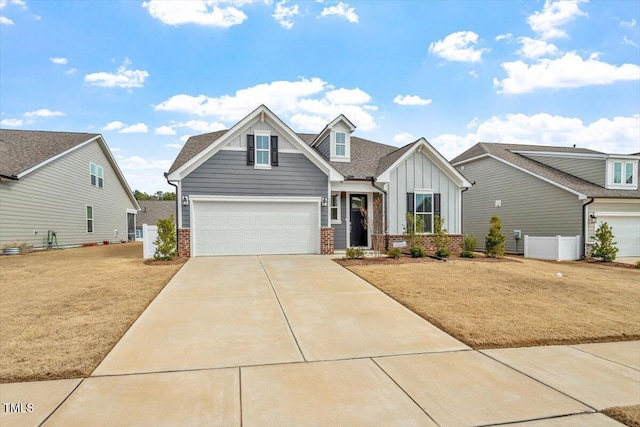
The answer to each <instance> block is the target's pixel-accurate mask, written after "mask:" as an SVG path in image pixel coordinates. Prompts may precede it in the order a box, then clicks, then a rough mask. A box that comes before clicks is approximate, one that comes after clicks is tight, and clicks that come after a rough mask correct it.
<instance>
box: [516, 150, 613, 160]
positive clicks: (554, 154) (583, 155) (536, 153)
mask: <svg viewBox="0 0 640 427" xmlns="http://www.w3.org/2000/svg"><path fill="white" fill-rule="evenodd" d="M509 151H511V152H512V153H514V154H523V155H525V156H527V155H529V156H540V157H568V158H571V159H591V160H598V159H601V160H604V159H606V158H607V155H606V154H604V153H603V154H595V153H565V152H556V151H526V150H509Z"/></svg>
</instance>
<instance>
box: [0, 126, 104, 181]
mask: <svg viewBox="0 0 640 427" xmlns="http://www.w3.org/2000/svg"><path fill="white" fill-rule="evenodd" d="M97 136H99V135H98V134H95V133H76V132H49V131H35V130H10V129H0V175H5V176H15V175H18V174H20V173H22V172H24V171H26V170H28V169H30V168H32V167H34V166H37V165H39V164H40V163H42V162H44V161H45V160H48V159H50V158H51V157H54V156H57V155H58V154H61V153H63V152H65V151H67V150H69V149H71V148H73V147H75V146H76V145H79V144H82V143H83V142H86V141H88V140H90V139H92V138H95V137H97Z"/></svg>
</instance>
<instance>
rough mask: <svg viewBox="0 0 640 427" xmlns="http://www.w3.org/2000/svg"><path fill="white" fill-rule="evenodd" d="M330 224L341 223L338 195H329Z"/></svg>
mask: <svg viewBox="0 0 640 427" xmlns="http://www.w3.org/2000/svg"><path fill="white" fill-rule="evenodd" d="M331 223H332V224H341V223H342V220H341V218H340V193H331Z"/></svg>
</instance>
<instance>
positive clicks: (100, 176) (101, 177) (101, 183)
mask: <svg viewBox="0 0 640 427" xmlns="http://www.w3.org/2000/svg"><path fill="white" fill-rule="evenodd" d="M98 187H99V188H104V169H102V166H98Z"/></svg>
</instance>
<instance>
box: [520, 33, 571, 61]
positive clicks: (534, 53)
mask: <svg viewBox="0 0 640 427" xmlns="http://www.w3.org/2000/svg"><path fill="white" fill-rule="evenodd" d="M518 43H521V44H522V48H521V49H520V50H519V51H518V53H519V54H520V55H522V56H524V57H525V58H530V59H537V58H540V57H541V56H547V55H559V54H560V53H561V52H560V51H559V50H558V48H557V47H556V46H555V45H554V44H553V43H547V42H546V41H544V40H536V39H532V38H530V37H518Z"/></svg>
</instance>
